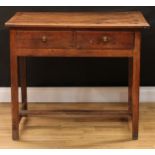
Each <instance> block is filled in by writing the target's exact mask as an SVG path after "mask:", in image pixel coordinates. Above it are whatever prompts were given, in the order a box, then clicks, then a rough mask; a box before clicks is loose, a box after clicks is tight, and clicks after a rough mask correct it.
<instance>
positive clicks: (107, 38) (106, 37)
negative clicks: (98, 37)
mask: <svg viewBox="0 0 155 155" xmlns="http://www.w3.org/2000/svg"><path fill="white" fill-rule="evenodd" d="M102 41H103V42H105V43H106V42H108V41H110V38H109V37H108V36H102Z"/></svg>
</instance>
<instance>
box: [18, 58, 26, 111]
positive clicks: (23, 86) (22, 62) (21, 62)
mask: <svg viewBox="0 0 155 155" xmlns="http://www.w3.org/2000/svg"><path fill="white" fill-rule="evenodd" d="M19 66H20V85H21V99H22V110H27V87H26V57H20V58H19Z"/></svg>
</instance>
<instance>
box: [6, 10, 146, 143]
mask: <svg viewBox="0 0 155 155" xmlns="http://www.w3.org/2000/svg"><path fill="white" fill-rule="evenodd" d="M5 25H6V26H7V27H9V30H10V50H11V51H10V55H11V92H12V138H13V140H18V139H19V123H20V120H21V118H22V117H23V116H27V115H34V114H47V112H48V114H49V113H50V112H52V110H51V111H50V110H49V111H44V112H43V111H40V112H39V111H32V110H28V107H27V90H26V61H25V59H26V57H115V58H118V57H127V58H128V60H129V91H128V92H129V93H128V96H129V97H128V98H129V101H128V102H129V104H128V110H125V111H124V110H123V111H114V110H113V111H112V110H111V111H105V112H104V111H99V114H101V115H104V113H106V114H107V113H109V114H111V115H128V116H131V120H132V138H133V139H138V119H139V118H138V117H139V83H140V42H141V30H142V29H143V28H147V27H149V24H148V23H147V21H146V20H145V18H144V17H143V15H142V14H141V13H140V12H138V11H137V12H132V11H131V12H71V13H70V12H17V13H16V14H15V15H14V16H13V17H12V18H11V19H10V20H9V21H8V22H6V23H5ZM18 68H19V69H20V83H21V91H22V106H21V109H20V108H19V101H18V82H19V75H18ZM83 112H85V111H83ZM87 112H88V111H87Z"/></svg>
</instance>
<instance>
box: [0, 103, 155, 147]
mask: <svg viewBox="0 0 155 155" xmlns="http://www.w3.org/2000/svg"><path fill="white" fill-rule="evenodd" d="M29 109H31V110H42V109H44V110H49V109H53V110H54V109H55V110H56V109H57V110H59V109H68V110H73V109H74V110H83V109H84V110H87V109H89V110H94V111H95V110H108V109H110V110H111V109H116V110H124V109H127V103H33V104H32V103H30V104H29ZM9 113H10V103H0V114H1V117H0V124H1V125H0V148H38V149H39V148H101V149H102V148H109V149H110V148H122V149H123V148H141V149H142V148H155V121H154V118H155V103H141V104H140V123H139V139H138V140H137V141H133V140H131V138H132V137H131V131H132V127H131V121H129V122H128V119H126V118H124V117H123V118H122V117H115V116H114V117H105V116H102V115H101V116H100V117H98V115H95V114H93V115H92V116H91V115H88V116H87V114H86V115H83V113H82V114H80V112H79V113H78V114H75V115H74V117H73V115H72V114H66V115H65V113H64V114H63V113H62V114H61V115H60V113H58V114H56V113H55V117H54V116H50V115H49V116H40V117H39V116H37V117H28V118H27V119H23V120H22V121H21V125H20V140H19V141H18V142H17V141H13V140H12V139H11V115H9ZM80 115H81V117H79V116H80ZM64 116H66V117H64ZM95 116H96V117H95Z"/></svg>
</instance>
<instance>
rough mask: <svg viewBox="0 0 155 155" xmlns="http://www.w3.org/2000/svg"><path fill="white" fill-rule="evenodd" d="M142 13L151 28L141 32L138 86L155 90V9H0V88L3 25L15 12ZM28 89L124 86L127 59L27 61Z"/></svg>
mask: <svg viewBox="0 0 155 155" xmlns="http://www.w3.org/2000/svg"><path fill="white" fill-rule="evenodd" d="M130 10H135V11H136V10H139V11H141V12H142V13H143V14H144V16H145V17H146V19H147V20H148V22H149V23H150V24H151V28H150V29H149V30H144V31H143V32H142V54H141V56H142V59H141V85H143V86H155V7H136V6H135V7H77V6H76V7H50V6H49V7H0V86H1V87H4V86H10V67H9V65H10V62H9V33H8V29H6V28H5V27H4V23H5V22H6V21H7V20H8V19H9V18H10V17H11V16H13V15H14V13H15V12H17V11H130ZM27 73H28V74H27V79H28V84H29V85H30V86H125V85H127V77H128V64H127V59H115V58H108V59H107V58H106V59H105V58H28V59H27Z"/></svg>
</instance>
